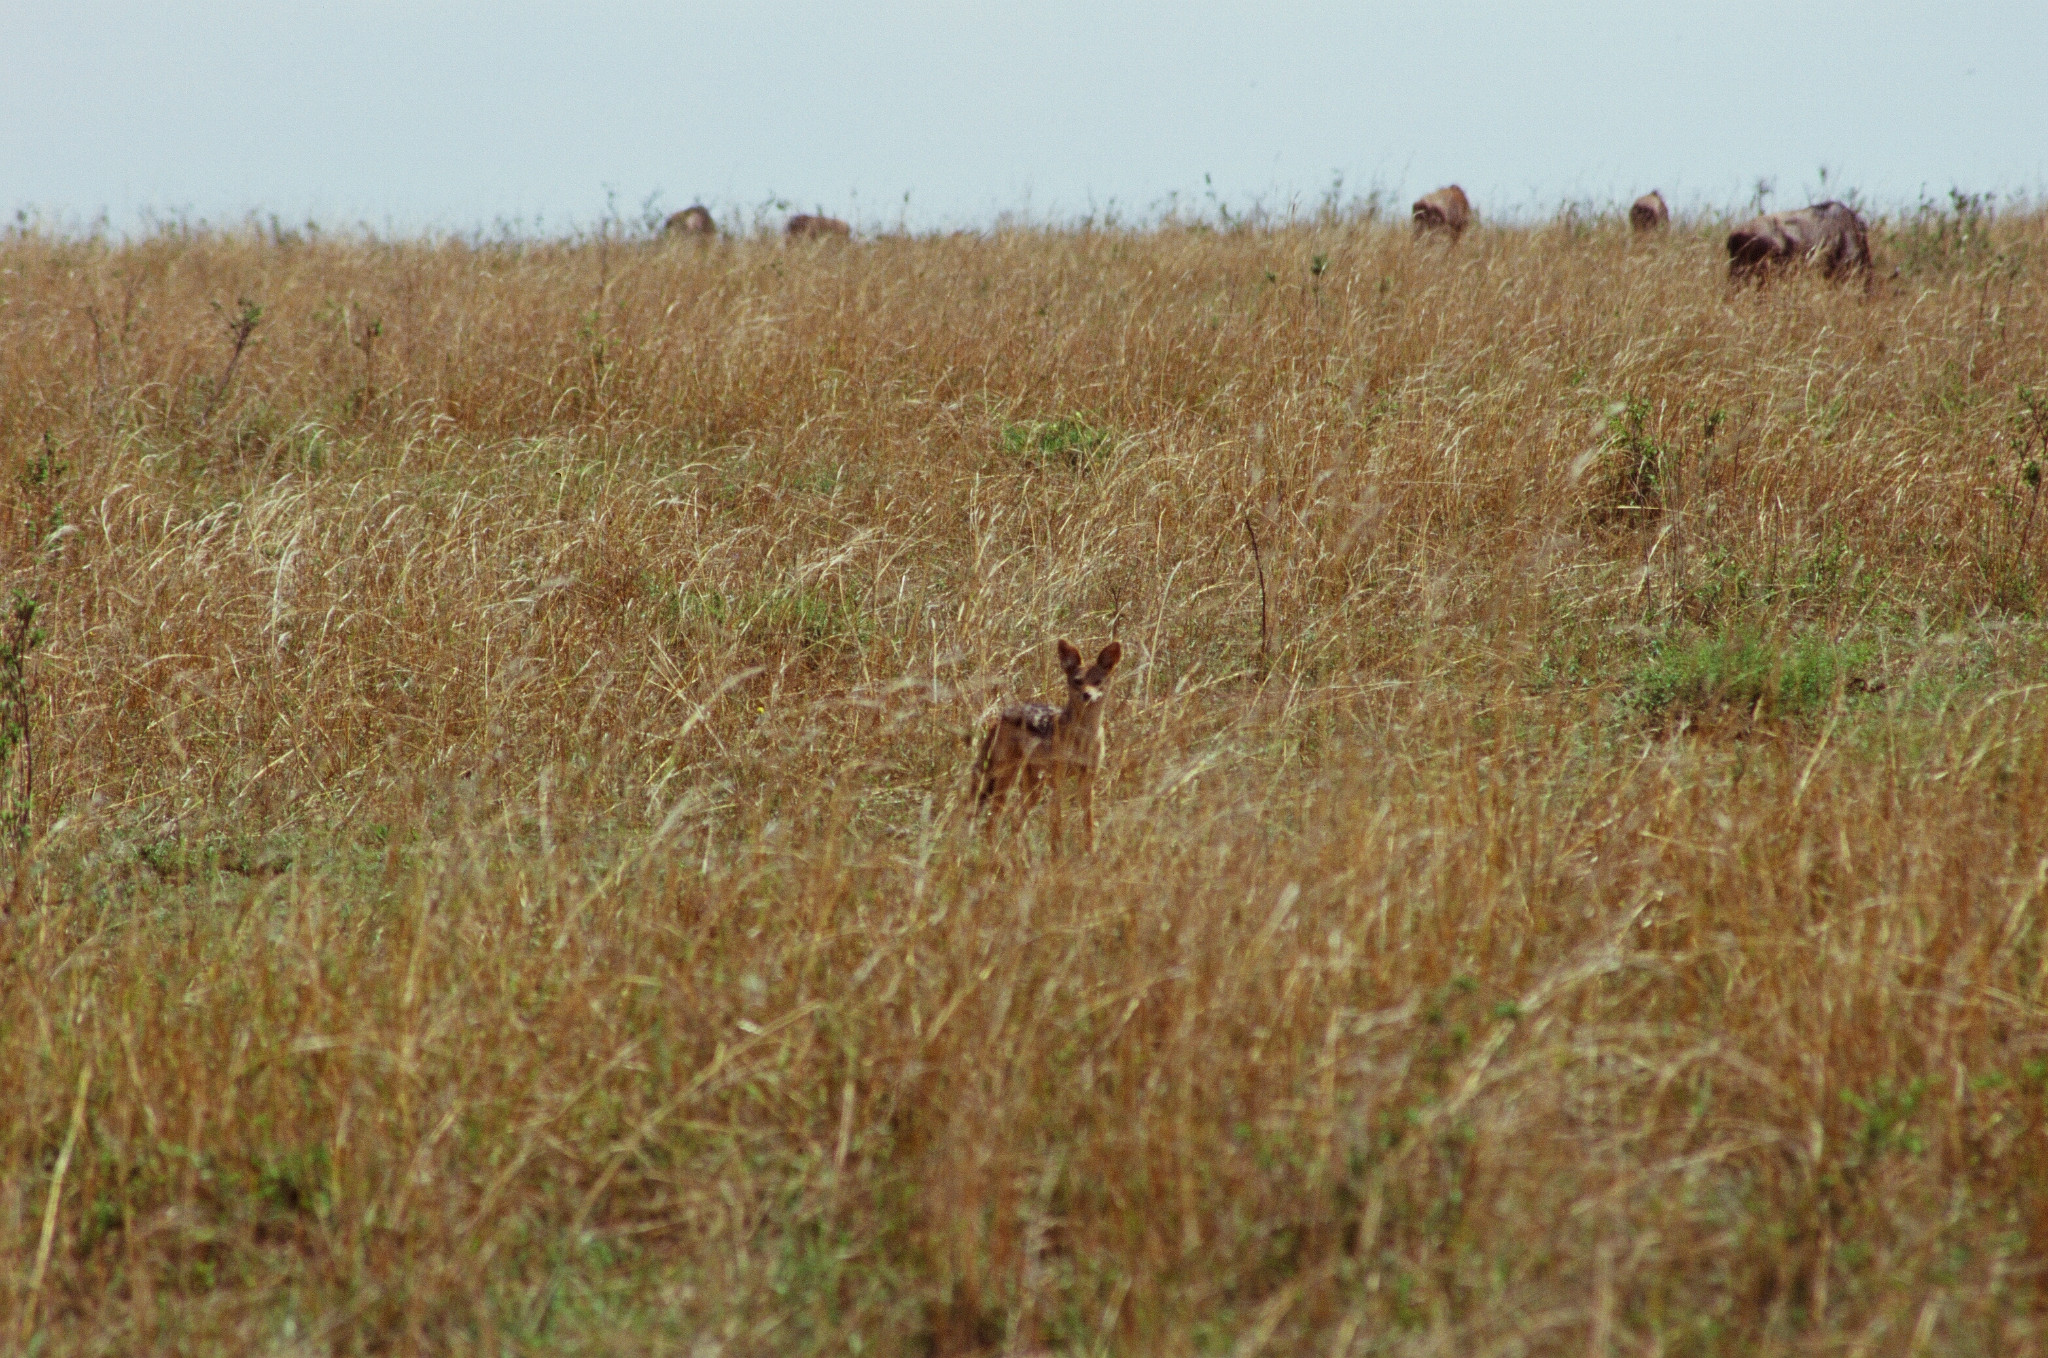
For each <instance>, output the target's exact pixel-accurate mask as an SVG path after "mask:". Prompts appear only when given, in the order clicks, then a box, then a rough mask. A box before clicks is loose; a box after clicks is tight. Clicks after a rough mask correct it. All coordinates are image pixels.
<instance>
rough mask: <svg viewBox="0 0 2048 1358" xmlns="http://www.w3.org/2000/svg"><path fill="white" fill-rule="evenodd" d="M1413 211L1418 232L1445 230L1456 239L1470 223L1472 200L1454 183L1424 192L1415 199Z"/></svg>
mask: <svg viewBox="0 0 2048 1358" xmlns="http://www.w3.org/2000/svg"><path fill="white" fill-rule="evenodd" d="M1413 211H1414V214H1415V229H1416V230H1417V231H1418V232H1421V231H1445V232H1449V233H1450V237H1451V239H1452V240H1456V239H1457V238H1458V237H1459V236H1462V235H1464V234H1465V228H1466V227H1468V226H1470V225H1472V200H1471V199H1469V198H1467V197H1466V196H1465V191H1464V190H1463V189H1461V188H1459V187H1458V186H1457V185H1456V184H1451V185H1448V186H1446V187H1444V188H1441V189H1438V190H1437V191H1436V192H1435V193H1425V194H1424V195H1422V197H1420V198H1418V199H1416V200H1415V207H1414V209H1413Z"/></svg>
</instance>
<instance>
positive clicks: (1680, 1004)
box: [0, 205, 2048, 1354]
mask: <svg viewBox="0 0 2048 1358" xmlns="http://www.w3.org/2000/svg"><path fill="white" fill-rule="evenodd" d="M2044 248H2048V218H2044V217H2041V216H2037V215H2026V214H2018V215H2011V216H2007V217H2004V218H2000V219H1997V220H1990V219H1986V218H1984V217H1982V216H1981V215H1979V214H1978V213H1976V212H1975V210H1974V209H1972V210H1970V211H1965V210H1964V208H1963V205H1959V206H1958V208H1957V210H1956V211H1955V212H1954V213H1952V214H1947V215H1938V214H1937V215H1929V214H1923V215H1922V216H1921V217H1920V218H1917V219H1913V220H1909V221H1906V222H1901V223H1897V224H1894V226H1893V227H1892V228H1891V229H1890V230H1888V231H1887V232H1881V233H1880V236H1879V249H1880V253H1881V255H1882V256H1883V257H1884V260H1885V264H1886V268H1887V270H1888V271H1889V270H1890V269H1891V268H1893V267H1894V266H1896V268H1897V273H1896V274H1895V275H1893V276H1890V277H1887V278H1885V279H1884V280H1882V281H1881V282H1880V283H1879V285H1878V286H1877V287H1876V288H1875V289H1874V290H1873V292H1872V293H1871V294H1869V295H1865V294H1864V293H1863V292H1861V291H1859V290H1856V289H1839V288H1830V287H1827V286H1824V285H1821V284H1819V283H1817V282H1814V281H1812V280H1800V279H1793V280H1788V281H1787V282H1785V283H1783V284H1782V285H1778V286H1774V287H1772V288H1770V289H1768V290H1766V291H1762V292H1758V291H1740V292H1733V291H1730V290H1729V289H1728V288H1727V287H1726V285H1725V283H1724V281H1723V271H1724V261H1723V259H1722V257H1721V256H1720V254H1719V249H1718V245H1717V242H1716V240H1715V239H1714V237H1713V234H1712V233H1711V232H1710V231H1708V230H1706V229H1704V228H1701V229H1699V230H1690V229H1682V230H1679V231H1676V232H1674V233H1672V234H1671V235H1670V236H1669V237H1668V238H1665V239H1659V240H1653V241H1636V240H1633V239H1630V238H1629V237H1628V235H1627V233H1626V232H1625V230H1622V229H1620V228H1619V227H1618V226H1617V225H1614V224H1592V225H1589V224H1587V223H1586V222H1585V221H1583V220H1579V219H1566V220H1562V221H1560V222H1558V223H1555V224H1553V225H1548V226H1541V227H1535V228H1529V229H1492V228H1488V229H1481V230H1478V231H1475V232H1473V233H1471V234H1469V235H1468V236H1467V237H1466V239H1465V240H1464V241H1463V242H1462V243H1461V244H1460V245H1459V246H1458V247H1456V248H1455V249H1451V250H1446V249H1445V248H1443V247H1442V246H1441V245H1440V244H1436V243H1431V242H1418V241H1416V240H1414V239H1412V238H1411V237H1410V236H1409V234H1408V233H1407V232H1406V231H1405V230H1396V229H1391V228H1388V227H1384V226H1379V225H1375V224H1373V223H1370V222H1366V223H1356V224H1331V225H1326V226H1318V227H1296V228H1288V229H1272V230H1257V231H1240V232H1226V233H1216V232H1182V231H1160V232H1154V233H1148V234H1127V233H1113V232H1066V233H1062V232H1045V233H1032V232H1015V233H1005V234H1000V235H997V236H995V237H992V238H982V239H971V238H952V239H920V240H892V239H885V240H880V241H875V242H870V243H864V244H861V245H858V246H854V247H850V248H848V247H837V246H831V245H827V246H822V247H808V246H807V247H799V248H786V247H783V246H781V245H779V244H774V243H768V242H754V241H748V242H737V243H729V244H724V245H720V246H714V247H711V248H709V249H705V250H699V249H697V248H695V247H690V246H682V247H661V246H656V245H651V244H642V243H635V244H620V243H617V242H582V243H569V244H554V245H542V244H536V245H501V246H476V245H463V244H454V243H448V244H424V243H420V244H413V243H403V242H400V243H379V242H369V241H320V240H317V239H314V240H306V239H295V238H258V237H256V236H253V235H250V236H244V235H235V234H222V235H214V234H206V233H187V234H178V235H165V236H162V237H158V238H153V239H148V240H143V241H138V242H135V243H132V244H128V245H122V246H110V245H107V244H104V243H97V242H82V241H69V240H61V239H52V238H46V237H39V236H34V235H25V236H16V237H12V238H9V239H7V240H5V241H0V463H4V468H5V470H6V471H7V473H8V479H7V480H6V481H5V482H4V483H0V487H4V491H0V504H4V515H5V517H4V519H0V540H4V542H5V544H6V556H5V567H6V571H5V573H6V576H7V579H6V580H5V581H4V582H0V584H4V585H5V586H6V587H9V588H19V589H22V590H24V591H26V592H28V593H30V594H32V595H33V596H34V597H35V598H36V599H38V600H39V601H40V603H41V612H40V614H39V621H40V622H41V623H42V625H43V626H44V627H45V629H46V630H47V633H48V638H47V641H46V642H45V643H44V645H43V647H42V648H41V649H40V650H39V651H37V652H36V653H35V654H34V656H33V657H32V659H31V661H30V663H29V672H30V674H31V675H32V679H33V682H34V684H35V685H36V689H35V696H34V708H33V712H34V721H33V732H34V737H33V738H34V753H35V761H36V774H35V777H36V789H35V790H36V797H37V819H36V822H35V830H36V837H35V840H34V842H33V844H31V845H29V846H28V847H26V848H25V849H17V850H15V851H14V852H13V854H12V857H11V858H10V859H9V860H8V869H9V872H10V874H11V880H12V881H13V882H14V883H15V884H16V894H15V904H14V908H13V911H12V913H11V914H10V915H9V916H8V917H7V919H6V920H5V921H4V923H0V929H4V931H5V935H4V936H5V937H6V939H7V946H6V949H5V952H4V962H0V966H4V968H5V970H4V972H0V1054H4V1055H0V1070H4V1071H6V1072H7V1078H8V1083H9V1085H10V1088H11V1090H12V1097H10V1098H9V1099H8V1100H7V1101H6V1105H5V1109H4V1111H0V1269H4V1270H5V1272H6V1275H7V1276H6V1278H5V1280H4V1283H0V1336H5V1339H4V1340H0V1344H12V1343H23V1344H26V1343H28V1342H29V1336H30V1335H31V1334H33V1336H34V1341H33V1342H34V1343H36V1344H37V1345H40V1348H39V1349H38V1350H37V1351H39V1352H46V1353H57V1352H67V1353H68V1352H80V1353H86V1352H135V1351H150V1350H180V1349H185V1350H252V1351H280V1352H302V1351H303V1352H329V1351H334V1352H350V1353H353V1352H372V1351H394V1350H396V1351H420V1352H425V1351H436V1352H439V1351H465V1352H490V1353H500V1352H508V1351H509V1352H541V1351H547V1352H554V1351H567V1352H590V1353H600V1352H602V1353H617V1352H639V1351H645V1352H664V1351H698V1350H700V1349H701V1350H703V1351H713V1350H715V1351H720V1352H727V1353H736V1354H737V1353H786V1352H809V1351H821V1352H822V1351H830V1352H840V1351H848V1350H852V1349H856V1348H857V1349H859V1350H860V1351H870V1352H920V1351H924V1352H938V1353H965V1352H977V1351H997V1350H1002V1349H1005V1348H1007V1349H1010V1350H1012V1351H1025V1350H1045V1349H1049V1350H1053V1351H1061V1352H1106V1351H1107V1352H1209V1351H1238V1352H1255V1351H1261V1350H1263V1351H1270V1352H1295V1351H1308V1350H1311V1349H1312V1350H1314V1351H1318V1352H1349V1353H1425V1352H1428V1353H1439V1352H1440V1353H1478V1352H1495V1351H1498V1352H1516V1351H1542V1352H1549V1351H1563V1350H1567V1349H1569V1350H1571V1351H1574V1352H1577V1351H1585V1350H1588V1349H1590V1350H1592V1351H1596V1352H1616V1353H1636V1352H1644V1353H1649V1352H1665V1353H1724V1352H1726V1353H1735V1352H1742V1353H1759V1352H1795V1351H1796V1352H1808V1351H1818V1350H1829V1351H1832V1350H1834V1349H1836V1348H1841V1349H1844V1350H1849V1349H1855V1348H1857V1347H1858V1346H1859V1345H1860V1346H1861V1350H1860V1351H1866V1352H1873V1353H1876V1352H1906V1351H1909V1350H1912V1349H1914V1348H1915V1347H1916V1346H1919V1347H1925V1346H1930V1345H1931V1346H1933V1347H1934V1348H1936V1349H1938V1350H1940V1351H1944V1352H1958V1353H1975V1352H1982V1353H2003V1352H2019V1351H2027V1350H2029V1349H2030V1348H2031V1347H2033V1346H2034V1345H2035V1344H2036V1343H2037V1342H2038V1341H2037V1334H2038V1327H2039V1324H2040V1317H2041V1315H2042V1311H2043V1301H2044V1295H2043V1291H2042V1287H2041V1282H2040V1262H2041V1260H2042V1258H2043V1255H2044V1251H2048V1188H2044V1185H2048V1142H2044V1139H2043V1128H2044V1123H2043V1118H2044V1114H2048V1037H2044V1036H2043V1035H2042V1034H2043V1033H2044V1031H2048V1029H2044V1024H2043V1017H2044V1013H2043V1001H2044V984H2048V951H2044V936H2043V932H2042V909H2043V901H2042V893H2043V890H2044V887H2048V830H2044V829H2043V825H2044V816H2043V812H2044V810H2048V761H2044V760H2043V759H2042V757H2041V750H2042V748H2043V740H2044V737H2048V703H2044V702H2043V700H2042V697H2041V694H2040V693H2039V692H2038V691H2037V690H2038V688H2039V685H2040V676H2041V673H2042V667H2043V659H2044V653H2048V652H2044V640H2048V636H2044V631H2043V629H2042V627H2041V625H2040V623H2039V620H2038V619H2039V605H2040V603H2041V601H2042V598H2043V589H2044V581H2043V578H2042V572H2041V556H2042V547H2043V539H2044V537H2048V525H2044V524H2041V523H2038V522H2037V521H2036V517H2035V516H2036V509H2037V502H2038V496H2039V490H2040V484H2039V470H2038V464H2039V462H2040V460H2041V459H2043V458H2044V457H2048V415H2044V411H2043V406H2042V403H2041V401H2040V399H2039V398H2037V397H2036V395H2035V393H2037V392H2048V295H2044V292H2043V284H2042V272H2041V271H2042V268H2043V265H2044V262H2048V254H2044ZM253 308H260V312H256V311H254V310H253ZM252 318H253V319H252ZM238 325H241V326H246V327H248V328H247V329H246V332H245V333H246V337H247V342H246V345H244V346H243V347H241V348H240V349H239V350H238V349H237V346H236V339H235V336H236V333H237V331H236V327H237V326H238ZM1254 537H1256V539H1257V541H1258V544H1259V548H1260V552H1259V556H1258V558H1257V559H1256V560H1255V559H1254V555H1253V552H1252V539H1253V538H1254ZM1112 630H1114V632H1115V633H1116V634H1117V635H1119V636H1120V637H1121V638H1122V639H1123V640H1124V643H1125V646H1126V650H1127V659H1126V662H1125V664H1124V666H1123V667H1122V668H1121V669H1120V670H1119V671H1118V674H1117V676H1116V679H1115V681H1114V685H1113V694H1114V702H1115V706H1114V707H1113V708H1112V711H1111V715H1110V719H1109V722H1110V725H1109V735H1110V763H1109V768H1108V769H1107V771H1106V777H1105V782H1104V786H1103V789H1102V796H1101V798H1100V799H1099V802H1098V809H1099V811H1100V812H1101V813H1102V819H1103V835H1102V847H1101V849H1100V850H1099V851H1098V852H1097V853H1095V854H1094V855H1082V854H1070V855H1068V856H1064V857H1062V856H1059V855H1055V854H1052V853H1050V852H1049V851H1048V850H1047V846H1045V844H1044V843H1043V841H1042V837H1041V834H1040V829H1041V827H1039V826H1033V827H1031V828H1030V829H1029V830H1027V831H1026V833H1024V834H1023V835H1022V836H1021V837H1019V838H1018V839H1016V840H1014V841H1001V842H998V843H996V844H993V845H991V844H988V843H986V842H984V841H983V840H981V839H980V838H978V837H977V836H975V835H973V834H971V833H969V832H968V829H967V827H966V825H965V824H964V816H963V808H962V807H961V805H960V803H961V797H962V793H963V791H964V789H965V786H966V762H967V759H968V755H969V752H970V744H969V742H970V741H971V740H972V739H973V737H974V736H975V734H976V733H977V730H978V724H979V722H980V721H981V720H982V719H983V717H984V714H985V713H986V712H987V711H988V710H989V707H990V704H991V703H992V702H994V701H995V700H997V699H998V698H999V697H1001V696H1003V695H1006V694H1014V693H1017V692H1038V691H1044V690H1047V689H1049V688H1051V687H1052V680H1053V678H1054V670H1053V665H1052V661H1051V639H1052V638H1053V637H1054V636H1056V635H1070V636H1072V637H1074V638H1075V639H1076V640H1077V641H1080V642H1082V644H1083V645H1084V647H1085V646H1088V645H1090V644H1092V643H1095V642H1098V641H1099V640H1100V639H1102V638H1104V637H1106V636H1107V635H1109V634H1110V633H1111V631H1112ZM18 759H19V755H18V754H17V760H18ZM17 768H18V765H17ZM18 783H19V774H18V772H17V773H16V774H15V785H18ZM82 1080H84V1081H85V1083H83V1084H81V1081H82ZM81 1088H83V1089H84V1094H83V1097H82V1098H81V1097H80V1090H81ZM67 1146H68V1147H69V1154H68V1155H67V1154H65V1151H66V1148H67ZM60 1163H61V1164H62V1167H63V1168H62V1174H61V1177H60V1175H59V1171H58V1166H59V1164H60ZM46 1214H47V1219H48V1220H49V1222H50V1223H51V1228H50V1235H49V1240H50V1247H49V1249H48V1251H47V1254H44V1253H42V1252H41V1250H40V1246H41V1244H42V1241H43V1238H44V1234H43V1233H44V1222H45V1219H46Z"/></svg>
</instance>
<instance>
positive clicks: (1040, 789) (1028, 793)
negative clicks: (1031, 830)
mask: <svg viewBox="0 0 2048 1358" xmlns="http://www.w3.org/2000/svg"><path fill="white" fill-rule="evenodd" d="M1022 777H1023V779H1024V805H1023V806H1022V807H1020V808H1019V809H1018V811H1017V829H1018V831H1019V832H1020V833H1021V832H1022V831H1023V829H1024V822H1025V821H1026V820H1028V819H1030V817H1031V808H1033V807H1035V806H1037V805H1038V799H1039V798H1040V797H1043V796H1044V795H1045V770H1044V769H1041V768H1036V767H1033V766H1032V765H1030V764H1026V765H1025V766H1024V771H1023V774H1022Z"/></svg>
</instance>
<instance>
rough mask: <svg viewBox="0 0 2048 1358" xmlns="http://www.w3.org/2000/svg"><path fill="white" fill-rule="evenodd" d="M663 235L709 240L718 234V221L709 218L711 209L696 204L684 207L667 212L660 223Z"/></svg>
mask: <svg viewBox="0 0 2048 1358" xmlns="http://www.w3.org/2000/svg"><path fill="white" fill-rule="evenodd" d="M661 234H662V235H664V236H682V237H685V238H688V239H694V240H710V239H712V238H713V237H715V236H717V235H718V223H717V222H714V221H712V220H711V209H710V208H707V207H705V206H703V205H702V204H698V205H697V206H695V207H686V208H684V209H683V210H682V211H681V212H675V213H671V214H669V219H668V220H667V221H665V222H663V223H662V224H661Z"/></svg>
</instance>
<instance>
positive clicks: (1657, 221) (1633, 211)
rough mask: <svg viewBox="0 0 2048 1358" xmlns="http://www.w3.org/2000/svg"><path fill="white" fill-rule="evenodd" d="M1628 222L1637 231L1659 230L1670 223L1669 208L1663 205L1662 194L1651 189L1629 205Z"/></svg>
mask: <svg viewBox="0 0 2048 1358" xmlns="http://www.w3.org/2000/svg"><path fill="white" fill-rule="evenodd" d="M1628 224H1629V225H1630V226H1632V227H1634V228H1635V229H1636V230H1637V231H1661V230H1663V229H1664V228H1665V227H1667V226H1669V225H1671V209H1670V208H1668V207H1666V206H1665V205H1664V195H1663V194H1661V193H1659V192H1657V190H1655V189H1651V190H1650V191H1649V192H1648V193H1646V194H1644V195H1643V196H1642V197H1640V198H1638V199H1636V201H1635V202H1634V203H1633V204H1632V205H1631V206H1630V207H1629V210H1628Z"/></svg>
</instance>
